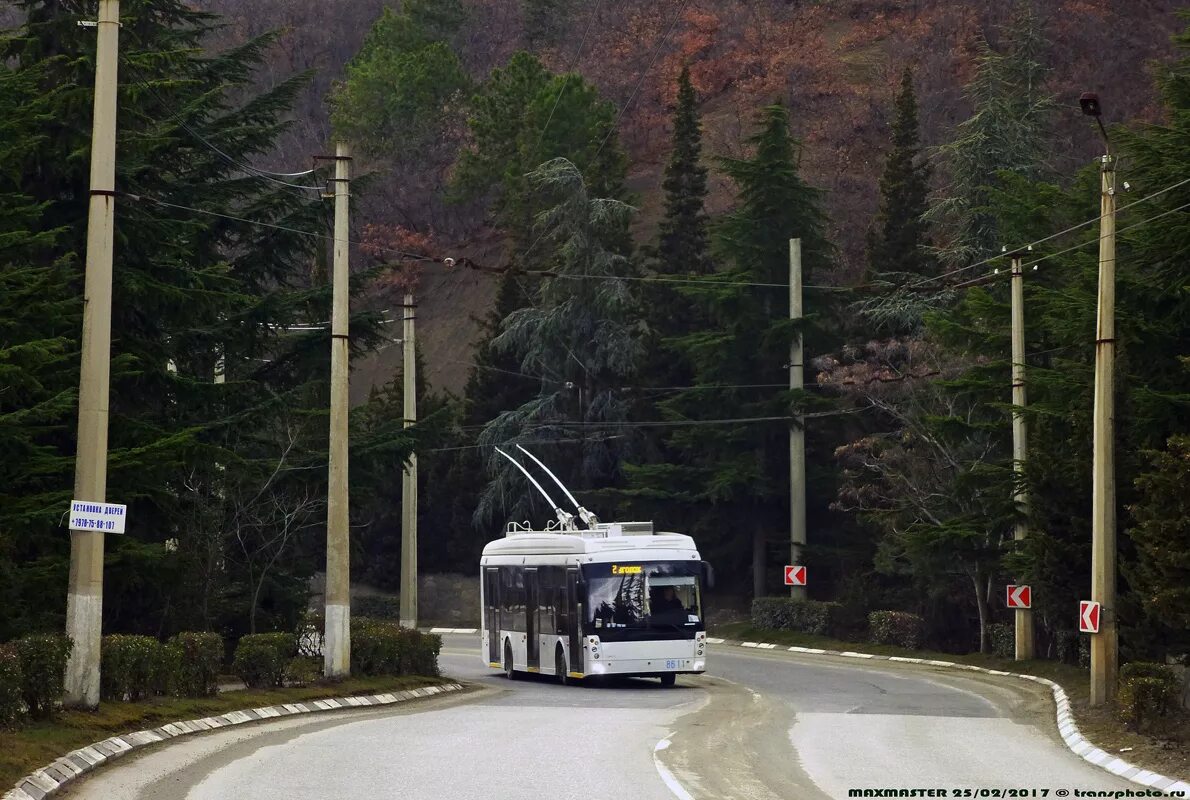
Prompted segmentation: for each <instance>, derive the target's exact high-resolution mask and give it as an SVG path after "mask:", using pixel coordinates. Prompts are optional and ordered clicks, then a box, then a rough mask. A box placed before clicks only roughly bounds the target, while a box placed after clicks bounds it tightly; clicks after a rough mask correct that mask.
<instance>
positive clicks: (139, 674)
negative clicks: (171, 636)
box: [99, 633, 162, 702]
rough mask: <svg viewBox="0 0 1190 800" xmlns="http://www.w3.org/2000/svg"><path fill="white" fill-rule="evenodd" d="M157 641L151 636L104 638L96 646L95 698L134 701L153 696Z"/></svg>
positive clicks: (119, 635) (157, 659)
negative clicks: (97, 683)
mask: <svg viewBox="0 0 1190 800" xmlns="http://www.w3.org/2000/svg"><path fill="white" fill-rule="evenodd" d="M161 648H162V645H161V642H159V641H157V640H156V639H154V638H153V637H151V636H125V635H123V634H118V633H117V634H112V635H109V636H104V637H103V640H102V643H101V645H100V671H99V696H100V697H101V698H102V699H104V700H125V699H127V700H129V701H132V702H136V701H137V700H142V699H144V698H145V697H148V696H149V695H152V694H155V693H156V686H155V685H154V677H156V676H155V670H156V669H158V666H159V664H160V660H161V659H160V656H159V655H158V651H160V650H161Z"/></svg>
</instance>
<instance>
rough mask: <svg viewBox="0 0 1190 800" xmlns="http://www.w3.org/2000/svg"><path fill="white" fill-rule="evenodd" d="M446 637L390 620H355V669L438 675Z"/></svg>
mask: <svg viewBox="0 0 1190 800" xmlns="http://www.w3.org/2000/svg"><path fill="white" fill-rule="evenodd" d="M441 650H442V637H440V636H438V635H436V634H432V633H430V634H427V633H422V632H421V631H418V630H411V629H408V628H402V627H400V626H399V625H397V624H396V623H394V622H389V621H386V620H378V619H369V618H367V617H358V618H356V619H353V620H352V621H351V671H352V673H354V674H359V675H438V674H439V673H438V653H439V652H441Z"/></svg>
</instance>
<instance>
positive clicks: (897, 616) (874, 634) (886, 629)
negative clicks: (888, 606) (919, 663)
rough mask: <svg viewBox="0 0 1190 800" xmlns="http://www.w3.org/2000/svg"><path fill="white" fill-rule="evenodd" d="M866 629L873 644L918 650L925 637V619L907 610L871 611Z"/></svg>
mask: <svg viewBox="0 0 1190 800" xmlns="http://www.w3.org/2000/svg"><path fill="white" fill-rule="evenodd" d="M868 631H869V633H870V636H871V639H872V642H873V643H875V644H890V645H895V646H896V647H905V648H908V649H910V650H919V649H920V648H921V646H922V644H923V643H924V642H925V638H926V636H925V634H926V621H925V620H924V619H922V618H921V617H919V616H917V615H916V614H910V613H908V612H907V611H873V612H872V613H871V614H869V615H868Z"/></svg>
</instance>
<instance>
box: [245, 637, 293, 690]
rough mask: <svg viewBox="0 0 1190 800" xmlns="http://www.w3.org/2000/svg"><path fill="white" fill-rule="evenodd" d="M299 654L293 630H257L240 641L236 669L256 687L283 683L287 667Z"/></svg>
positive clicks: (252, 686)
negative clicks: (281, 631)
mask: <svg viewBox="0 0 1190 800" xmlns="http://www.w3.org/2000/svg"><path fill="white" fill-rule="evenodd" d="M296 655H297V640H296V638H295V637H294V635H293V634H291V633H255V634H250V635H248V636H245V637H243V638H242V639H240V641H239V644H238V645H236V652H235V657H234V658H233V659H232V670H233V671H234V672H235V674H236V675H238V676H239V678H240V680H242V681H243V682H244V683H245V684H247V685H248V686H249V687H251V688H253V689H260V688H263V687H266V686H281V685H283V684H284V682H285V667H286V666H287V665H288V664H289V661H290V659H292V658H293V657H294V656H296Z"/></svg>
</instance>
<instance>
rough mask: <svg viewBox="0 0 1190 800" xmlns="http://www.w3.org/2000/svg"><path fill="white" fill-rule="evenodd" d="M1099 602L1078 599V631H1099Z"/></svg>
mask: <svg viewBox="0 0 1190 800" xmlns="http://www.w3.org/2000/svg"><path fill="white" fill-rule="evenodd" d="M1100 608H1101V607H1100V605H1099V603H1096V602H1095V601H1094V600H1080V601H1079V603H1078V630H1079V632H1080V633H1099V611H1100Z"/></svg>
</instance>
